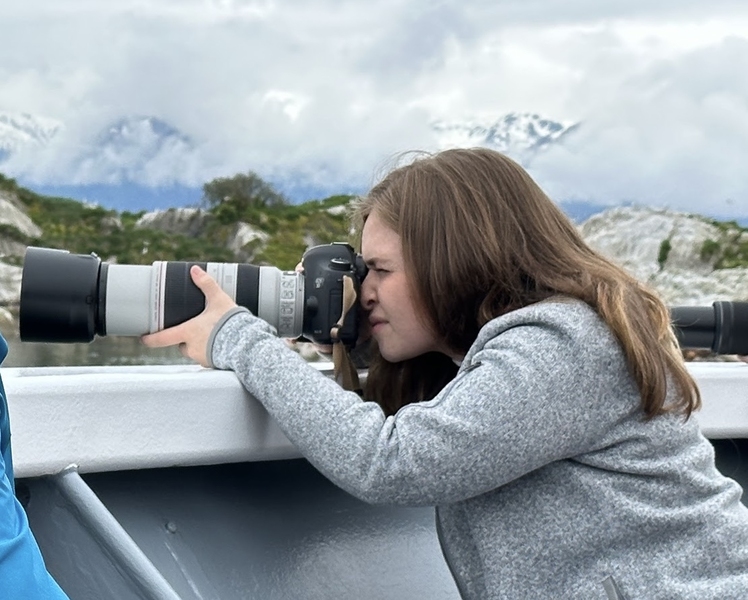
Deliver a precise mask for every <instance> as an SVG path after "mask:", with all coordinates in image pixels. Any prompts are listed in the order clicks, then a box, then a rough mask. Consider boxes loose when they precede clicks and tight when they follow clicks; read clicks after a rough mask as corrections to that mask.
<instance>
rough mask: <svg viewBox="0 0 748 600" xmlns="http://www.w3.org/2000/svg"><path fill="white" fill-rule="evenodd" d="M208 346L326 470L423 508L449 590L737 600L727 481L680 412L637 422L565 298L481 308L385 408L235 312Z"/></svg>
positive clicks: (743, 536) (379, 497)
mask: <svg viewBox="0 0 748 600" xmlns="http://www.w3.org/2000/svg"><path fill="white" fill-rule="evenodd" d="M209 346H210V347H209V356H210V357H211V360H212V361H213V364H214V365H215V366H216V367H218V368H222V369H232V370H234V371H235V372H236V373H237V375H238V377H239V378H240V379H241V381H242V382H243V384H244V386H245V387H246V388H247V390H248V391H249V392H250V393H251V394H252V395H253V396H254V397H256V398H257V399H258V400H259V401H260V402H261V403H262V404H263V405H264V406H265V407H266V408H267V410H268V412H269V413H270V414H271V415H272V416H273V417H274V418H275V420H276V421H277V423H278V424H279V425H280V427H281V428H282V429H283V431H284V432H285V433H286V435H287V436H288V438H289V439H290V440H291V441H292V442H293V443H294V444H295V445H296V446H297V447H298V449H299V450H300V451H301V453H302V454H303V455H304V456H305V457H307V459H308V460H309V461H310V462H311V463H312V464H314V465H315V466H316V467H317V468H318V469H319V470H320V471H321V472H322V473H323V474H324V475H326V476H327V477H328V478H330V479H331V480H332V481H333V482H334V483H335V484H337V485H338V486H340V487H341V488H343V489H344V490H347V491H348V492H349V493H351V494H353V495H354V496H356V497H358V498H361V499H362V500H364V501H366V502H371V503H394V504H405V505H432V506H435V507H436V521H437V529H438V533H439V539H440V542H441V546H442V551H443V553H444V557H445V559H446V561H447V563H448V565H449V567H450V569H451V571H452V574H453V576H454V578H455V581H456V582H457V586H458V588H459V590H460V593H461V595H462V596H463V598H465V599H478V598H480V599H484V598H490V599H512V600H523V599H533V600H535V599H541V600H544V599H553V600H560V599H565V598H570V599H572V598H573V599H580V600H597V599H599V600H608V599H609V598H625V599H626V600H658V599H693V600H697V599H698V600H706V599H710V598H713V599H720V600H727V599H736V600H737V599H745V598H748V510H747V509H746V508H745V507H744V506H743V505H742V504H741V503H740V497H741V493H742V490H741V488H740V487H739V486H738V485H737V484H736V483H735V482H734V481H732V480H730V479H727V478H725V477H723V476H722V475H721V474H720V473H719V472H718V471H717V470H716V468H715V465H714V453H713V449H712V446H711V444H710V443H709V441H708V440H706V439H705V438H704V437H703V436H702V435H701V433H700V432H699V429H698V426H697V424H696V422H695V421H694V420H693V419H691V420H689V421H687V422H684V420H683V418H682V417H677V416H662V417H657V418H655V419H653V420H651V421H645V420H644V419H643V413H642V411H641V409H640V407H639V393H638V391H637V388H636V385H635V383H634V381H633V379H632V378H631V376H630V375H629V372H628V370H627V367H626V364H625V361H624V358H623V355H622V352H621V349H620V347H619V345H618V343H617V342H616V341H615V339H614V337H613V335H612V334H611V332H610V331H609V329H608V328H607V326H606V325H605V324H604V323H603V322H602V320H601V319H600V318H599V317H598V316H597V315H596V313H595V312H594V311H593V310H592V309H590V308H589V307H588V306H586V305H585V304H583V303H581V302H577V301H569V302H565V301H559V302H545V303H541V304H537V305H534V306H531V307H528V308H524V309H521V310H517V311H514V312H512V313H510V314H508V315H505V316H503V317H499V318H497V319H494V320H493V321H491V322H490V323H488V324H487V325H486V326H485V327H483V329H482V330H481V332H480V334H479V335H478V338H477V339H476V341H475V343H474V344H473V346H472V347H471V348H470V350H469V352H468V354H467V356H466V357H465V360H464V362H463V363H462V366H461V367H460V371H459V373H458V374H457V376H456V378H455V379H454V380H453V381H452V382H451V383H450V384H449V385H448V386H447V387H446V388H445V389H444V390H442V392H441V393H440V394H439V395H438V396H437V397H436V398H434V399H433V400H431V401H429V402H424V403H420V404H411V405H407V406H405V407H403V408H401V409H400V410H399V411H398V412H397V414H396V415H394V416H390V417H385V416H384V413H383V412H382V411H381V410H380V408H379V407H378V406H377V405H376V404H373V403H370V402H362V401H361V399H360V398H359V397H358V396H357V395H356V394H354V393H352V392H346V391H344V390H342V389H341V388H340V387H339V386H338V385H337V384H336V383H335V382H334V381H332V380H331V379H330V378H328V377H326V376H324V375H322V374H321V373H319V372H318V371H317V370H316V369H314V368H312V367H311V366H309V365H307V364H305V362H304V361H303V359H301V358H300V357H299V356H298V355H297V354H296V353H294V352H293V351H291V350H289V349H288V348H287V347H286V344H285V343H284V342H283V341H282V340H279V339H278V338H276V337H275V332H274V330H273V328H272V327H270V326H269V325H268V324H267V323H265V322H264V321H262V320H260V319H259V318H257V317H254V316H253V315H251V314H250V313H249V312H246V311H242V312H234V313H232V314H231V315H229V316H228V318H226V319H224V320H223V321H222V322H221V323H220V324H219V325H218V326H217V327H216V330H215V331H214V334H213V336H212V337H211V342H210V344H209ZM614 589H617V591H614Z"/></svg>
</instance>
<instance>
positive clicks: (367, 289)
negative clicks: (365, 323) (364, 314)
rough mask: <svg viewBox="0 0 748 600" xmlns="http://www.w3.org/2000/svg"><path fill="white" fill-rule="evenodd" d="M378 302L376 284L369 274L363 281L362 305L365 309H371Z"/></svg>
mask: <svg viewBox="0 0 748 600" xmlns="http://www.w3.org/2000/svg"><path fill="white" fill-rule="evenodd" d="M375 302H376V294H375V293H374V284H373V282H372V278H371V277H370V276H369V275H367V276H366V277H364V280H363V281H362V282H361V306H362V307H363V309H364V310H371V309H372V308H373V307H374V303H375Z"/></svg>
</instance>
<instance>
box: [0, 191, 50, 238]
mask: <svg viewBox="0 0 748 600" xmlns="http://www.w3.org/2000/svg"><path fill="white" fill-rule="evenodd" d="M0 225H9V226H10V227H13V228H14V229H17V230H18V231H19V232H20V233H22V234H23V235H24V236H26V237H28V238H38V237H39V236H41V234H42V230H41V229H40V228H39V226H37V225H36V224H35V223H34V222H33V221H32V220H31V219H30V218H29V216H28V215H27V214H26V213H25V212H24V211H23V210H22V209H21V208H20V206H19V205H18V200H17V199H16V197H15V195H14V194H11V193H10V192H5V191H2V190H0Z"/></svg>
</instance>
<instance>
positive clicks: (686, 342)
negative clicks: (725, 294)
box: [670, 302, 748, 355]
mask: <svg viewBox="0 0 748 600" xmlns="http://www.w3.org/2000/svg"><path fill="white" fill-rule="evenodd" d="M670 315H671V318H672V321H673V327H674V329H675V334H676V337H677V338H678V342H679V343H680V345H681V347H682V348H693V349H704V350H711V351H712V352H714V353H716V354H744V355H745V354H748V302H715V303H714V304H713V305H712V306H677V307H674V308H672V309H671V311H670Z"/></svg>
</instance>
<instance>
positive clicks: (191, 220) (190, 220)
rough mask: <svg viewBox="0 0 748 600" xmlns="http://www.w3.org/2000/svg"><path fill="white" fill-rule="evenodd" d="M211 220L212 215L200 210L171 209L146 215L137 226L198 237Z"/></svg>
mask: <svg viewBox="0 0 748 600" xmlns="http://www.w3.org/2000/svg"><path fill="white" fill-rule="evenodd" d="M210 219H212V217H211V215H210V214H208V213H206V212H205V211H202V210H200V209H199V208H170V209H168V210H156V211H153V212H149V213H145V214H144V215H143V216H142V217H140V219H138V222H137V223H136V224H135V226H136V227H141V228H146V229H158V230H159V231H165V232H166V233H176V234H181V235H186V236H189V237H198V236H199V235H201V234H202V233H203V232H204V231H205V227H206V226H207V224H208V222H209V221H210Z"/></svg>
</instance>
